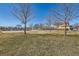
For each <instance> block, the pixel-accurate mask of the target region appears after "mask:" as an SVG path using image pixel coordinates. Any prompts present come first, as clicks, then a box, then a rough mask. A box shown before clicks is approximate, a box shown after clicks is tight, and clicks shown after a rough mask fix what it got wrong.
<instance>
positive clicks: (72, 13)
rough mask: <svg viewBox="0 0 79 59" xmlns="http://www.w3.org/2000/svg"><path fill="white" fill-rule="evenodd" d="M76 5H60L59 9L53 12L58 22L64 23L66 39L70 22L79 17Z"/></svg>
mask: <svg viewBox="0 0 79 59" xmlns="http://www.w3.org/2000/svg"><path fill="white" fill-rule="evenodd" d="M75 6H77V5H75V4H60V5H59V8H57V9H56V10H54V11H53V16H54V18H55V19H56V21H57V22H60V21H61V22H63V23H64V38H65V39H66V36H67V26H68V25H69V22H70V21H72V20H73V19H76V18H77V17H78V10H77V9H76V8H75Z"/></svg>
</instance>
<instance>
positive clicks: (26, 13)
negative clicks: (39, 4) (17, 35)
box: [12, 3, 32, 34]
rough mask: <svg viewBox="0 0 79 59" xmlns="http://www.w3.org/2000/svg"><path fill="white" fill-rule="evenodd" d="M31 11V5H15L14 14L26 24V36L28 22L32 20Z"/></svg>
mask: <svg viewBox="0 0 79 59" xmlns="http://www.w3.org/2000/svg"><path fill="white" fill-rule="evenodd" d="M31 11H32V9H31V4H29V3H19V4H15V7H14V8H13V10H12V14H13V15H14V16H15V17H16V18H18V19H19V20H20V21H21V22H22V23H23V24H24V34H26V29H27V22H28V21H29V20H30V17H31Z"/></svg>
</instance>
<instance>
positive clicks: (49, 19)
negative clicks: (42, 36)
mask: <svg viewBox="0 0 79 59" xmlns="http://www.w3.org/2000/svg"><path fill="white" fill-rule="evenodd" d="M45 18H46V25H48V29H49V30H50V32H51V26H52V24H53V17H52V13H48V14H47V15H46V17H45Z"/></svg>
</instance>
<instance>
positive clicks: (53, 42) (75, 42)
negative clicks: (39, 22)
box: [0, 33, 79, 56]
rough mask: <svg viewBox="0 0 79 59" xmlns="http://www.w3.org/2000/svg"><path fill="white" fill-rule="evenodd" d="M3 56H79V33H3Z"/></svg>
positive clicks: (0, 37) (0, 43)
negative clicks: (64, 34)
mask: <svg viewBox="0 0 79 59" xmlns="http://www.w3.org/2000/svg"><path fill="white" fill-rule="evenodd" d="M0 55H1V56H16V55H19V56H53V55H54V56H71V55H72V56H75V55H78V56H79V35H78V34H77V35H76V34H73V35H68V36H67V39H66V40H64V37H63V35H59V34H56V35H55V34H28V35H27V37H25V36H24V35H23V33H1V34H0Z"/></svg>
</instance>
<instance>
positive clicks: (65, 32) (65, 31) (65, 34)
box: [64, 20, 67, 39]
mask: <svg viewBox="0 0 79 59" xmlns="http://www.w3.org/2000/svg"><path fill="white" fill-rule="evenodd" d="M66 27H67V24H66V20H65V29H64V39H66V36H67V28H66Z"/></svg>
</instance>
